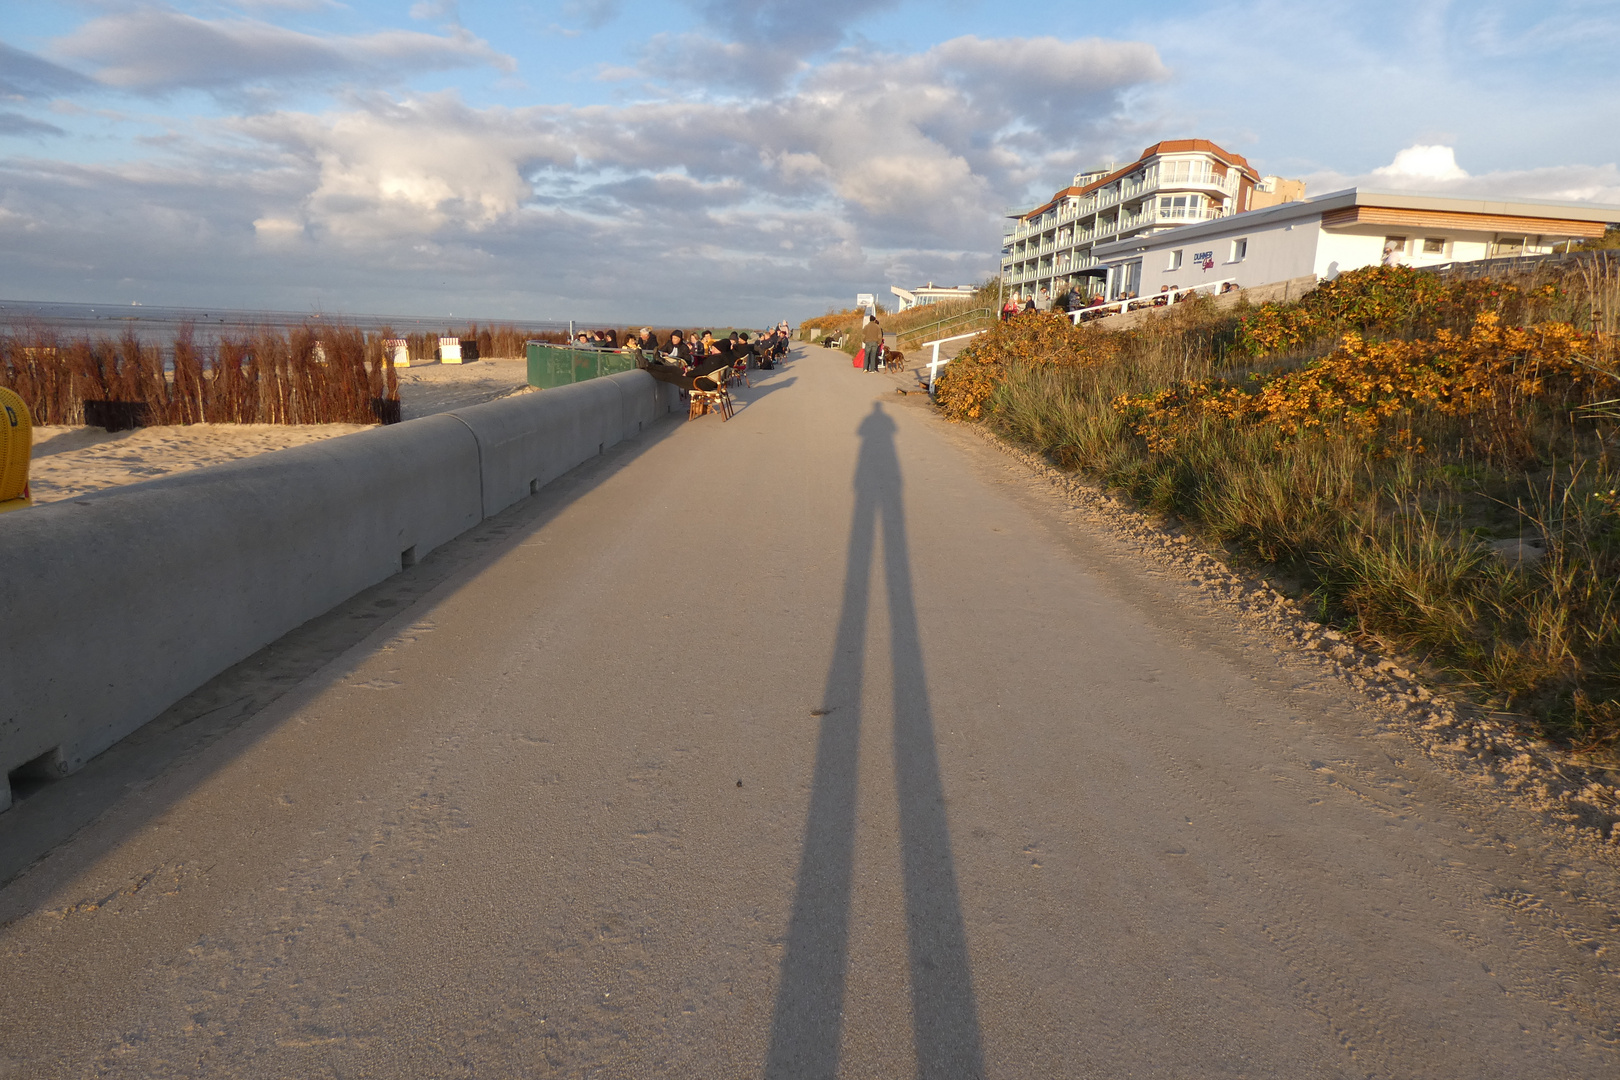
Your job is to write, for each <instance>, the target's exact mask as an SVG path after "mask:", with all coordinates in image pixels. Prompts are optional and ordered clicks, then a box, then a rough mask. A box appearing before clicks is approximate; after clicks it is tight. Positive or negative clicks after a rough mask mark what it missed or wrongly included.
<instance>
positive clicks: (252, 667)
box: [0, 415, 685, 925]
mask: <svg viewBox="0 0 1620 1080" xmlns="http://www.w3.org/2000/svg"><path fill="white" fill-rule="evenodd" d="M684 423H685V419H684V417H680V416H679V415H674V416H670V417H667V418H663V419H660V420H659V421H658V422H656V423H654V424H653V426H652V427H650V428H648V429H647V430H646V431H645V432H643V433H642V434H641V435H639V436H637V437H635V438H631V439H626V440H625V441H624V442H621V443H619V444H618V445H617V446H613V447H609V448H608V449H607V451H606V452H605V453H603V454H601V455H599V456H597V457H595V458H592V459H591V460H589V461H587V462H584V463H582V464H581V465H579V466H577V467H576V468H574V469H572V470H570V471H569V472H567V473H565V474H564V475H562V476H560V477H558V478H557V479H556V480H554V481H552V482H551V483H549V484H547V485H546V486H545V487H543V488H541V489H540V492H539V494H537V495H534V496H531V497H530V498H528V499H524V500H522V501H520V502H518V503H517V504H515V505H513V506H510V507H508V508H507V509H505V510H503V511H501V512H500V513H499V514H497V515H495V516H494V517H492V518H486V519H485V520H484V521H483V522H482V523H481V524H478V525H475V526H473V527H472V528H471V529H469V530H468V531H467V532H465V533H463V534H462V535H460V536H458V537H456V538H455V539H453V540H450V541H448V542H447V543H445V544H444V545H442V546H441V547H439V548H437V549H435V550H434V551H432V552H430V553H429V554H428V555H427V556H426V557H425V558H424V559H423V560H422V561H421V562H419V563H417V564H416V565H415V566H412V567H411V568H409V569H408V570H403V571H401V572H400V573H398V574H395V575H394V576H393V577H391V578H388V579H387V580H385V581H382V582H379V583H378V584H376V585H373V586H372V587H371V588H369V589H366V590H365V591H363V592H361V593H358V594H357V595H355V596H353V597H351V598H350V599H348V600H346V601H344V602H343V603H341V604H339V605H337V606H336V607H334V608H333V609H332V610H331V611H329V612H327V613H326V614H324V615H319V616H316V617H315V618H314V619H311V620H310V621H309V622H307V623H305V624H304V625H303V626H300V627H298V628H297V629H296V630H293V631H291V632H289V633H287V634H286V635H284V636H283V637H281V638H279V639H278V640H276V641H274V642H272V643H271V644H269V645H266V646H265V647H264V648H263V649H260V650H259V651H258V652H256V653H254V654H253V655H252V656H250V657H248V658H247V659H246V660H243V661H241V662H240V663H238V664H236V665H234V666H232V667H230V668H228V669H226V670H225V671H224V672H221V673H220V674H219V675H217V676H215V677H214V678H213V679H210V680H209V681H208V682H206V683H204V684H203V685H202V686H200V687H198V688H197V689H196V690H194V691H192V692H191V693H190V694H188V695H186V696H185V697H184V698H181V699H180V700H179V701H178V702H176V703H175V704H174V705H171V706H170V707H169V708H168V709H166V710H165V711H164V712H163V713H162V714H160V715H159V716H158V717H157V718H155V719H154V720H152V721H151V722H149V723H148V724H146V725H144V726H143V727H140V728H137V729H136V730H135V731H134V732H131V733H130V734H129V735H128V736H126V737H125V738H124V739H122V740H120V741H119V742H116V743H114V744H113V745H112V746H110V747H108V748H107V749H106V750H104V751H102V752H101V753H100V754H99V755H97V756H96V757H95V758H92V759H91V760H90V761H89V762H87V763H86V764H85V767H84V768H83V769H81V770H79V771H78V772H76V773H74V774H73V775H72V776H68V777H64V778H63V779H60V780H56V781H53V782H51V783H49V784H45V785H42V786H40V787H38V788H37V790H33V789H28V788H23V789H21V791H20V792H19V793H20V794H21V796H22V797H21V798H19V799H18V801H17V802H16V803H15V804H14V805H13V806H12V808H11V809H10V810H8V811H6V812H5V813H3V814H0V925H4V924H5V923H6V922H8V921H11V920H13V919H17V918H21V917H22V916H23V915H25V914H27V912H29V911H31V910H33V907H34V902H33V899H31V898H29V897H23V896H20V895H18V893H17V892H16V890H15V889H11V888H8V886H11V885H13V883H14V882H15V881H16V879H17V878H19V877H20V876H22V875H23V873H24V872H25V871H26V870H28V868H29V867H31V866H32V865H34V864H35V863H37V862H39V861H40V860H42V859H44V858H45V857H46V856H48V855H49V854H50V853H51V852H52V851H53V850H55V849H57V848H58V847H59V846H60V845H62V844H63V843H65V842H66V841H67V840H69V839H71V838H72V837H73V836H74V835H76V834H77V833H78V832H79V831H80V830H82V829H83V828H85V827H86V826H87V825H89V824H90V823H91V822H93V821H96V820H98V819H100V818H102V817H103V816H104V815H108V814H109V813H110V814H114V815H117V816H116V817H115V818H112V819H110V820H112V821H113V822H114V825H113V827H111V828H107V829H104V830H102V831H101V833H100V834H98V836H97V839H96V844H95V845H94V847H93V849H91V848H90V847H87V848H86V850H84V851H83V852H81V854H82V855H83V856H84V857H85V858H94V857H96V856H97V855H99V853H100V852H102V851H106V850H110V849H111V848H113V847H115V846H116V845H117V844H119V843H121V842H122V841H123V840H124V839H125V838H126V837H127V836H129V835H130V834H132V833H134V832H136V831H138V830H139V829H140V828H142V827H143V826H144V825H145V824H146V823H147V822H148V821H149V820H151V817H152V816H153V815H158V814H161V813H162V812H163V811H164V810H165V809H166V808H167V805H168V804H164V805H162V806H158V807H155V808H152V809H151V810H149V811H147V812H144V813H139V814H137V813H134V812H132V811H131V809H130V805H129V802H128V800H127V796H128V795H129V794H130V793H131V792H132V791H135V790H139V789H142V788H145V787H147V786H148V785H150V784H152V783H153V782H154V781H155V780H156V779H157V778H158V777H160V776H162V775H164V774H165V773H167V772H168V771H169V770H170V768H171V767H173V766H174V765H176V764H177V763H179V762H182V761H185V760H189V759H192V758H195V757H197V756H199V755H202V754H204V753H205V751H206V749H207V748H208V747H210V746H211V745H212V744H214V743H216V742H218V741H219V740H220V739H222V738H223V737H225V736H226V735H228V734H229V733H230V732H232V731H234V730H235V729H237V728H238V727H241V726H242V725H243V724H245V723H248V722H249V721H251V720H252V719H253V718H254V717H256V716H258V715H259V714H260V713H262V712H263V711H264V710H265V709H267V708H269V707H270V706H271V705H272V704H274V703H275V702H276V700H277V699H279V698H280V697H282V696H283V695H284V694H286V693H287V692H288V691H290V690H292V689H294V688H295V687H297V686H299V685H300V684H302V683H303V682H304V681H305V680H306V679H310V678H312V677H315V676H317V675H318V674H320V672H321V669H322V668H324V667H326V666H327V665H328V664H331V663H332V662H333V661H336V660H339V659H341V658H342V657H343V655H344V654H345V653H347V652H348V651H349V650H350V649H352V648H354V647H355V646H357V645H360V644H362V643H363V642H365V640H366V639H367V638H369V637H370V636H371V635H372V634H373V633H375V632H376V631H377V630H378V629H379V628H382V627H385V626H388V625H389V624H390V623H391V622H392V621H393V620H395V618H396V617H397V616H399V615H400V614H402V613H406V612H412V611H413V608H414V606H415V604H416V603H417V602H418V601H420V600H424V599H427V598H428V597H429V595H430V594H431V593H433V592H434V591H435V590H436V589H438V588H440V587H441V586H444V585H446V584H451V585H453V584H454V583H455V582H457V581H465V580H467V579H469V578H470V577H471V576H472V575H474V574H476V573H478V572H479V571H480V570H482V569H483V568H484V567H486V566H488V565H489V564H490V563H492V562H493V561H494V560H496V559H498V558H499V557H500V556H501V555H503V554H504V553H505V552H507V551H508V550H510V549H511V547H512V546H513V545H514V544H517V543H520V542H522V540H523V539H524V538H525V537H527V536H529V535H531V534H532V533H534V532H535V531H536V530H538V529H540V528H542V527H543V526H544V525H545V524H546V523H547V522H549V521H550V520H552V519H553V518H554V517H556V516H557V515H558V514H560V513H561V512H562V511H563V510H564V509H566V508H567V507H568V506H569V505H570V504H571V503H573V502H574V501H575V500H577V499H580V498H582V497H583V496H585V495H586V494H588V493H590V492H591V491H593V490H595V489H596V488H597V487H598V486H600V485H601V484H602V483H604V482H605V481H606V480H608V479H609V478H610V477H612V476H613V475H614V473H616V472H617V471H619V470H620V469H622V468H624V467H625V466H627V465H628V464H629V463H630V462H632V461H634V460H635V459H636V458H638V457H640V456H641V455H642V454H645V453H647V452H648V451H650V450H652V449H653V448H654V447H656V446H657V445H658V444H659V443H661V442H663V441H664V440H665V439H667V438H670V437H671V436H673V435H674V434H676V433H677V432H679V431H680V430H681V425H682V424H684ZM400 629H403V627H400ZM378 644H381V641H379V642H378ZM366 655H368V654H365V653H361V654H356V655H354V656H353V657H351V658H350V661H349V663H347V664H345V665H341V666H335V667H333V668H332V669H331V670H329V671H328V672H326V674H325V678H326V680H327V682H326V685H329V684H330V683H331V682H335V681H338V680H340V679H342V678H343V677H344V676H345V675H346V674H347V672H348V670H349V669H350V668H352V667H353V666H354V665H355V664H358V663H361V662H362V661H363V660H364V658H365V656H366ZM272 729H273V727H272V728H265V729H264V730H263V731H261V732H259V733H258V735H257V736H256V737H263V735H264V734H267V733H268V731H269V730H272ZM227 760H228V759H227ZM223 763H224V762H223V761H222V760H217V759H216V760H215V761H214V764H215V765H220V764H223ZM199 779H200V777H199ZM186 790H189V788H182V787H179V786H176V787H174V788H172V789H171V791H170V794H171V801H172V800H177V799H179V798H181V797H183V796H184V794H185V791H186ZM30 897H32V894H30Z"/></svg>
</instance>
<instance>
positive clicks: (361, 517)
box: [0, 371, 676, 809]
mask: <svg viewBox="0 0 1620 1080" xmlns="http://www.w3.org/2000/svg"><path fill="white" fill-rule="evenodd" d="M675 397H676V395H675V393H674V392H673V389H672V388H670V387H667V386H663V385H662V384H659V383H656V382H654V380H653V379H652V378H651V377H650V376H648V375H647V374H646V373H645V372H641V371H632V372H625V373H623V374H620V375H614V376H610V377H607V378H602V379H595V380H592V381H590V382H585V383H579V384H576V385H574V386H567V387H562V388H559V389H556V390H547V391H544V392H542V393H534V394H524V395H520V396H517V397H512V398H507V399H504V400H500V401H492V402H488V403H486V404H483V405H477V406H473V407H471V408H468V409H461V410H457V411H455V412H452V413H444V414H440V415H436V416H429V417H424V418H422V419H420V420H412V421H409V422H407V423H404V424H399V425H395V426H393V427H386V428H377V429H374V430H371V431H365V432H360V433H358V434H355V435H350V436H345V437H343V438H339V439H332V440H329V441H327V442H322V443H315V444H312V445H309V446H302V447H298V448H295V449H292V450H283V451H279V452H276V453H272V454H264V455H261V456H259V457H256V458H251V459H248V460H245V461H240V462H234V463H231V464H228V465H220V466H216V467H213V468H209V469H199V470H197V471H195V472H190V473H183V474H181V475H178V476H173V477H166V478H163V479H159V480H154V481H149V482H147V483H142V484H135V485H130V486H128V487H121V488H111V489H109V490H107V491H104V492H98V493H96V494H93V495H89V496H85V497H83V498H79V499H71V500H68V501H65V502H60V503H50V504H47V505H43V506H38V507H33V508H30V509H28V510H24V511H20V512H16V513H12V514H6V515H4V516H3V517H0V771H3V772H10V771H12V770H14V769H17V768H19V767H21V766H24V765H28V766H29V768H30V769H33V770H36V771H40V772H44V773H46V774H51V775H65V774H67V773H70V772H72V771H74V770H75V769H77V768H79V767H80V766H81V765H83V764H84V763H85V762H86V761H88V760H89V759H90V758H92V757H94V756H95V755H96V754H98V753H100V752H101V751H102V750H105V749H106V748H107V747H109V746H111V745H112V744H113V743H115V742H117V741H118V740H119V739H121V738H123V737H124V736H125V735H128V734H129V733H130V732H132V731H134V730H135V729H136V728H138V727H140V726H141V725H142V724H145V723H146V722H147V721H149V720H151V719H153V718H154V717H156V716H157V715H158V714H159V713H161V712H162V711H163V710H164V709H166V708H168V707H169V706H170V705H172V704H173V703H174V702H176V701H178V700H179V699H180V698H182V697H184V696H185V695H186V694H188V693H190V692H191V691H192V690H194V689H196V688H197V687H199V686H201V685H202V684H203V683H205V682H207V681H208V680H209V679H211V678H213V677H214V676H215V675H217V674H219V673H220V672H221V671H224V670H225V669H226V668H228V667H230V666H231V665H232V664H235V663H237V662H239V661H241V660H243V659H245V658H247V657H248V656H250V655H252V654H253V653H254V652H256V651H257V650H259V649H260V648H263V647H264V646H265V645H267V644H269V643H270V642H272V641H274V640H276V639H277V638H279V637H281V636H282V635H283V634H285V633H287V632H288V631H290V630H292V629H294V628H295V627H297V626H299V625H300V624H302V623H304V622H307V621H308V620H309V619H312V618H315V617H316V616H318V615H321V614H323V613H325V612H327V611H329V610H331V609H332V608H333V607H335V606H336V605H338V604H340V603H342V602H343V601H344V600H346V599H348V598H349V597H351V596H353V595H354V594H355V593H358V592H360V591H361V590H363V589H366V588H368V587H370V586H372V585H375V584H376V583H377V582H379V581H382V580H383V579H385V578H387V577H389V576H390V575H392V574H395V573H398V572H399V570H400V569H401V567H402V566H406V565H409V564H410V563H412V562H414V561H415V560H416V559H418V558H421V557H422V556H424V555H426V554H427V553H428V552H429V551H431V550H432V549H433V548H435V547H437V546H439V545H440V544H443V543H444V542H445V541H447V540H450V539H452V538H453V537H455V536H457V535H459V534H460V533H462V532H464V531H465V530H467V529H469V528H471V527H472V526H474V525H476V524H477V523H478V522H479V521H481V520H482V519H483V518H486V517H489V516H492V515H494V514H496V513H499V512H500V511H501V510H503V509H505V508H506V507H508V506H511V505H512V504H513V503H515V502H517V501H518V500H519V499H522V498H524V497H525V496H527V495H529V494H531V493H532V492H534V491H537V490H539V488H541V487H543V486H544V485H545V484H546V483H548V482H550V481H551V480H554V479H556V478H557V477H558V476H561V475H562V474H563V473H565V472H567V471H568V470H569V469H571V468H573V467H574V466H576V465H578V464H580V463H581V462H583V461H586V460H588V459H589V458H591V457H594V456H595V455H596V454H598V453H600V452H602V451H603V450H605V449H606V448H607V447H609V446H612V445H614V444H616V443H618V442H619V441H621V440H622V439H625V438H629V437H632V436H634V435H636V434H637V433H639V432H640V431H642V430H644V429H645V428H646V427H647V426H649V425H650V424H651V422H652V421H653V420H654V419H656V418H657V417H658V416H661V415H664V414H665V413H668V412H669V411H670V409H671V408H672V406H673V404H674V399H675ZM10 802H11V791H10V786H9V784H7V783H4V782H0V809H5V808H6V807H7V806H9V805H10Z"/></svg>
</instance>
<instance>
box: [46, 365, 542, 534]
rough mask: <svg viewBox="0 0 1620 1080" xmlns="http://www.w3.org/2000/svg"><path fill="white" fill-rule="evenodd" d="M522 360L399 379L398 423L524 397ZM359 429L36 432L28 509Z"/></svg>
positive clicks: (436, 369) (437, 369)
mask: <svg viewBox="0 0 1620 1080" xmlns="http://www.w3.org/2000/svg"><path fill="white" fill-rule="evenodd" d="M526 377H527V369H526V366H525V364H524V362H523V361H522V360H499V359H498V360H478V361H475V362H473V363H470V364H429V365H427V366H424V367H411V368H406V369H401V370H400V372H399V399H400V412H401V413H402V415H403V416H404V418H405V419H406V420H413V419H415V418H417V417H419V416H430V415H432V414H433V413H440V412H446V411H448V410H450V409H457V408H462V407H464V406H467V405H476V404H478V403H480V402H484V401H493V400H495V399H496V398H501V397H506V396H508V395H509V394H514V393H523V392H527V390H528V383H527V381H526ZM369 427H370V425H365V424H301V425H286V424H189V425H186V426H183V427H150V428H139V429H137V430H135V431H117V432H109V431H103V430H102V429H101V428H96V427H37V428H35V429H34V452H33V461H32V463H31V464H30V466H29V469H28V481H29V487H30V488H31V490H32V493H33V496H34V502H35V503H48V502H57V501H59V500H62V499H71V498H74V497H76V496H79V495H85V494H88V493H90V492H92V491H101V490H102V489H104V488H109V487H118V486H120V485H122V484H137V483H140V482H141V481H142V480H152V479H155V478H157V477H159V476H168V475H170V474H173V473H180V472H188V471H190V470H192V469H201V468H206V467H207V466H209V465H220V464H223V463H225V462H227V461H236V460H238V459H240V458H245V457H252V456H254V455H256V454H266V453H269V452H271V451H273V450H285V449H287V448H288V447H293V446H303V445H305V444H306V443H312V442H319V441H321V440H323V439H333V438H340V437H342V436H344V435H352V434H354V433H355V432H357V431H366V430H368V428H369Z"/></svg>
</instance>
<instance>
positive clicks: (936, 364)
mask: <svg viewBox="0 0 1620 1080" xmlns="http://www.w3.org/2000/svg"><path fill="white" fill-rule="evenodd" d="M982 333H984V331H983V330H975V331H973V332H972V333H970V334H956V335H953V336H951V337H942V338H940V339H939V340H938V341H925V342H923V343H922V348H924V349H926V348H928V347H929V346H932V347H933V349H934V354H933V356H932V358H930V359H929V361H928V392H929V393H930V394H932V393H933V392H934V379H935V378H936V377H937V376H938V375H939V369H940V368H942V367H944V366H945V365H946V364H948V363H950V362H951V358H950V357H948V356H947V357H946V358H945V359H943V360H941V359H940V358H939V347H940V346H941V345H945V344H948V343H949V342H952V341H965V340H967V339H968V338H970V337H978V336H979V335H980V334H982Z"/></svg>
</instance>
